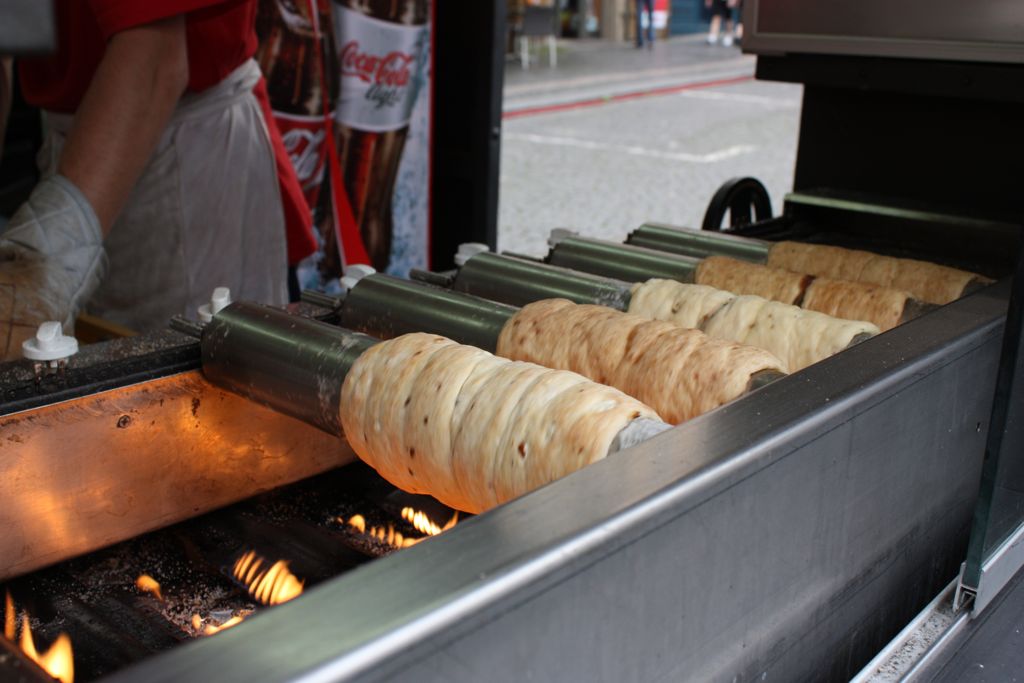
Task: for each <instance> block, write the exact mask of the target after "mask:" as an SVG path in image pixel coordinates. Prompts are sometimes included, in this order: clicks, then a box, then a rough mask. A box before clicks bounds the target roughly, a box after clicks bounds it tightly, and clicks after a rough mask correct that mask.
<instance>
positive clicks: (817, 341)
mask: <svg viewBox="0 0 1024 683" xmlns="http://www.w3.org/2000/svg"><path fill="white" fill-rule="evenodd" d="M629 312H630V313H634V314H636V315H641V316H644V317H646V318H654V319H656V320H667V321H669V322H674V323H676V324H678V325H681V326H683V327H696V328H699V329H701V330H703V332H704V333H705V334H707V335H708V336H711V337H715V338H717V339H728V340H730V341H734V342H738V343H740V344H749V345H750V346H757V347H759V348H762V349H765V350H767V351H770V352H771V353H773V354H775V356H776V357H778V358H779V359H780V360H781V361H782V362H783V363H785V365H786V366H787V367H788V368H789V371H790V372H796V371H797V370H801V369H803V368H805V367H807V366H808V365H811V364H813V363H817V362H818V361H819V360H823V359H825V358H828V357H829V356H831V355H833V354H835V353H838V352H840V351H842V350H843V349H845V348H846V347H848V346H850V344H852V343H855V342H857V341H861V340H862V339H866V338H868V337H870V336H873V335H876V334H878V333H879V331H880V330H879V329H878V327H877V326H876V325H873V324H871V323H869V322H865V321H859V320H844V319H842V318H833V317H832V316H829V315H825V314H824V313H818V312H817V311H808V310H804V309H802V308H798V307H796V306H792V305H790V304H784V303H780V302H778V301H768V300H767V299H763V298H761V297H759V296H751V295H744V296H736V295H735V294H730V293H729V292H723V291H721V290H719V289H714V288H712V287H707V286H705V285H688V284H683V283H681V282H675V281H674V280H648V281H647V282H643V283H640V284H637V285H635V286H634V287H633V297H632V299H631V300H630V304H629Z"/></svg>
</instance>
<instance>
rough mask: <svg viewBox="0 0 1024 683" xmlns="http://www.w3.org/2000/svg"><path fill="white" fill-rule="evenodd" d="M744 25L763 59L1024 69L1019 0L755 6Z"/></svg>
mask: <svg viewBox="0 0 1024 683" xmlns="http://www.w3.org/2000/svg"><path fill="white" fill-rule="evenodd" d="M743 25H744V35H743V49H744V50H745V51H749V52H755V53H759V54H780V53H786V52H797V53H812V54H845V55H865V56H870V57H913V58H918V59H934V60H957V61H959V60H970V61H980V62H1013V63H1024V37H1022V34H1021V30H1020V29H1021V26H1022V25H1024V6H1022V5H1021V3H1019V2H1017V1H1016V0H974V1H973V2H970V3H966V4H965V3H963V2H960V1H959V0H904V2H901V3H899V4H898V5H896V6H894V5H893V4H892V3H891V2H887V0H859V1H858V2H856V3H850V2H844V0H801V1H797V2H794V1H789V2H766V1H764V0H752V1H751V2H748V3H747V4H746V5H745V7H744V14H743ZM748 26H749V28H746V27H748Z"/></svg>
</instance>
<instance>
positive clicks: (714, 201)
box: [701, 178, 772, 231]
mask: <svg viewBox="0 0 1024 683" xmlns="http://www.w3.org/2000/svg"><path fill="white" fill-rule="evenodd" d="M751 209H753V211H751ZM726 211H728V212H729V228H730V229H732V228H737V227H739V226H741V225H747V224H749V223H751V222H752V221H751V216H754V217H756V218H757V220H759V221H763V220H767V219H768V218H771V217H772V200H771V198H770V197H769V196H768V190H766V189H765V187H764V185H763V184H762V183H761V181H760V180H758V179H757V178H732V179H731V180H727V181H725V182H724V183H722V186H721V187H720V188H718V191H717V192H715V196H714V197H712V198H711V201H710V202H709V203H708V210H707V211H706V212H705V213H704V222H703V223H702V224H701V229H703V230H716V231H720V230H721V229H722V221H723V220H725V212H726Z"/></svg>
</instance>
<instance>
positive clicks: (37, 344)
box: [21, 320, 78, 361]
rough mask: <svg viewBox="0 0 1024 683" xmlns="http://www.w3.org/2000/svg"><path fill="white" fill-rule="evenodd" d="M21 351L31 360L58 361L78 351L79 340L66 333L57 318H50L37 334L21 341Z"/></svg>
mask: <svg viewBox="0 0 1024 683" xmlns="http://www.w3.org/2000/svg"><path fill="white" fill-rule="evenodd" d="M21 353H22V355H24V356H25V358H28V359H29V360H38V361H58V360H64V359H65V358H68V357H70V356H73V355H75V354H76V353H78V340H77V339H75V338H74V337H69V336H67V335H66V334H64V328H63V327H62V326H61V324H60V323H59V322H57V321H56V320H48V321H47V322H45V323H43V324H42V325H40V326H39V329H38V330H36V336H34V337H32V338H31V339H26V340H25V341H23V342H22V343H21Z"/></svg>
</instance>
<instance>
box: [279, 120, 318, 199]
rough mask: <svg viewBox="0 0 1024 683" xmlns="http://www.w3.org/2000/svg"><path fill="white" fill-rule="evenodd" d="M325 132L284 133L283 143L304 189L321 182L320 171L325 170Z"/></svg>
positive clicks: (293, 131)
mask: <svg viewBox="0 0 1024 683" xmlns="http://www.w3.org/2000/svg"><path fill="white" fill-rule="evenodd" d="M325 136H326V132H325V131H324V130H322V129H321V130H307V129H304V128H292V129H291V130H289V131H286V132H284V133H282V135H281V141H282V142H283V143H284V148H285V151H287V152H288V156H289V157H290V158H291V160H292V165H293V166H294V167H295V175H297V176H298V177H299V182H301V183H302V185H303V187H305V186H306V184H307V183H308V182H309V181H311V180H312V181H317V182H318V181H319V179H320V178H319V175H320V173H319V172H320V170H321V168H323V142H324V137H325Z"/></svg>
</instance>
